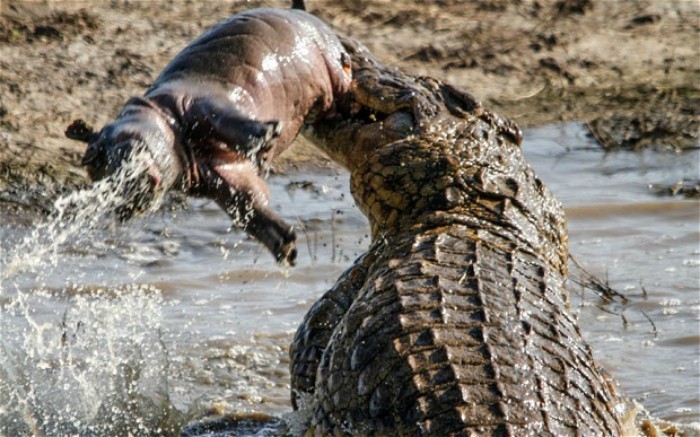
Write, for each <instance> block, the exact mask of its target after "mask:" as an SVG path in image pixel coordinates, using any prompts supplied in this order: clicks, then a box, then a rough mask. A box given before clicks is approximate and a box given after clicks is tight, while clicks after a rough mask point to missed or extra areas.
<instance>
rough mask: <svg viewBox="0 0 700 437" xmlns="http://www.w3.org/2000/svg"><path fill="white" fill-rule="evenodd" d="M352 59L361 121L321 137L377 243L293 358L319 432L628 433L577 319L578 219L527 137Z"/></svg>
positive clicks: (326, 301)
mask: <svg viewBox="0 0 700 437" xmlns="http://www.w3.org/2000/svg"><path fill="white" fill-rule="evenodd" d="M344 44H345V45H346V48H347V49H348V51H349V52H350V53H351V56H352V62H353V69H354V72H353V74H354V75H355V77H356V81H355V89H354V97H353V99H354V100H355V101H354V102H352V103H351V104H350V105H349V106H350V107H352V108H353V109H352V112H353V113H355V114H356V115H355V119H352V118H351V119H349V120H348V119H346V120H345V121H328V122H324V123H320V124H317V125H315V126H314V127H313V129H311V130H310V132H307V134H308V135H309V136H311V137H312V138H313V140H314V141H315V142H316V143H317V144H318V145H319V146H320V147H322V148H323V149H324V150H325V151H327V152H328V153H329V155H331V156H332V157H333V158H334V159H335V160H337V161H338V162H340V163H343V164H344V165H345V166H346V167H347V168H348V170H349V171H350V173H351V190H352V193H353V196H354V198H355V200H356V202H357V205H358V206H359V208H360V209H361V210H362V211H363V212H364V213H365V214H366V215H367V217H368V218H369V221H370V225H371V227H372V244H371V247H370V249H369V251H368V252H367V253H366V254H365V255H363V256H362V257H360V258H359V259H358V260H357V261H356V263H355V264H354V265H353V266H352V267H350V269H349V270H348V271H347V272H346V273H345V274H344V275H343V276H342V277H341V278H340V279H339V280H338V282H337V283H336V285H335V286H334V287H333V288H332V289H331V290H330V291H328V292H327V293H326V294H325V295H324V296H323V297H322V298H321V299H320V300H319V301H318V302H316V304H315V305H314V306H313V307H312V308H311V310H310V311H309V313H308V314H307V315H306V317H305V320H304V322H303V323H302V325H301V326H300V327H299V330H298V331H297V334H296V337H295V340H294V343H293V345H292V348H291V351H290V357H291V377H292V390H293V395H292V396H293V403H294V404H295V406H298V404H300V403H301V402H309V403H310V408H311V410H312V419H311V423H310V424H309V432H310V433H314V434H316V435H329V434H330V435H365V434H369V435H421V434H422V435H435V436H443V435H506V436H508V435H510V436H528V435H532V436H541V435H581V436H603V435H619V434H620V432H621V430H620V419H619V417H618V415H619V411H618V408H619V405H620V404H621V401H620V398H619V397H618V395H617V394H616V393H615V389H614V386H613V384H611V383H610V381H609V380H608V379H607V378H606V377H605V376H604V375H603V374H602V373H601V372H600V371H599V369H598V367H597V364H596V362H595V360H594V359H593V357H592V354H591V351H590V348H589V346H588V345H587V344H586V343H585V341H584V340H583V339H582V338H581V334H580V332H579V328H578V326H577V323H576V320H575V318H574V317H573V316H572V314H571V312H570V309H569V296H568V292H567V291H566V289H565V287H564V280H565V277H566V273H567V272H566V262H567V257H568V246H567V233H566V222H565V218H564V214H563V211H562V208H561V205H560V204H559V203H558V202H557V201H556V200H555V199H554V197H553V196H552V194H551V193H550V192H549V191H548V190H547V188H546V187H545V186H544V185H543V184H542V182H541V181H540V180H539V179H538V178H537V176H536V175H535V173H534V172H533V170H532V169H531V167H530V166H529V165H528V164H527V163H526V162H525V160H524V159H523V156H522V153H521V151H520V147H519V146H520V140H521V136H520V131H519V129H518V128H517V126H515V125H514V124H513V123H512V122H510V121H508V120H506V119H504V118H502V117H500V116H498V115H496V114H494V113H493V112H491V111H488V110H486V109H484V108H483V107H482V106H481V104H480V103H478V102H477V101H476V100H475V99H474V98H473V97H471V96H470V95H468V94H467V93H464V92H462V91H459V90H457V89H455V88H453V87H451V86H449V85H447V84H444V83H442V82H439V81H437V80H434V79H431V78H416V77H412V76H407V75H404V74H402V73H400V72H398V71H394V70H391V69H389V68H387V67H384V66H383V65H381V64H380V63H379V62H377V61H376V60H374V59H373V58H372V57H371V55H370V54H369V53H368V52H367V51H366V50H365V49H363V48H361V47H359V46H358V45H356V44H355V43H354V42H352V41H349V40H345V41H344ZM363 108H364V109H363ZM367 108H369V109H371V110H372V111H373V112H372V114H374V116H376V120H378V121H376V122H373V121H371V120H373V118H371V117H370V111H368V110H367Z"/></svg>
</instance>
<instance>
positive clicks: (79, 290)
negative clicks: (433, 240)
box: [0, 123, 700, 434]
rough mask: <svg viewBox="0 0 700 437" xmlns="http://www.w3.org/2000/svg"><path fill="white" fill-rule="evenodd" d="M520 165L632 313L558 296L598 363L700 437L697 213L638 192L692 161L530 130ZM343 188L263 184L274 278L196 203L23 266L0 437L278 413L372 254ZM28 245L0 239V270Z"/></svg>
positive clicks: (250, 248) (10, 333) (2, 374)
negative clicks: (316, 337)
mask: <svg viewBox="0 0 700 437" xmlns="http://www.w3.org/2000/svg"><path fill="white" fill-rule="evenodd" d="M524 149H525V153H526V155H527V157H528V160H529V161H530V163H531V164H532V165H533V166H534V167H535V168H536V170H537V172H538V173H539V175H540V177H541V178H542V179H543V180H544V181H545V183H546V184H547V185H548V186H549V187H550V188H551V190H552V191H553V192H554V193H555V195H556V196H557V197H558V198H559V200H560V201H561V202H562V203H563V204H564V206H565V208H566V211H567V214H568V218H569V226H570V244H571V252H572V254H573V256H574V258H575V259H576V260H577V261H578V263H579V264H581V265H582V266H583V267H584V268H585V269H586V270H588V271H589V272H591V273H593V274H594V275H596V276H598V277H600V278H603V279H605V278H607V280H608V281H609V284H610V285H611V286H612V287H613V288H614V289H616V290H618V291H620V292H622V293H624V294H625V295H626V296H627V297H628V298H629V302H627V303H623V302H620V301H617V302H613V303H608V304H606V305H605V306H604V309H603V310H601V309H600V308H598V306H600V305H601V303H602V301H601V299H600V298H598V297H597V296H596V295H595V294H594V293H593V292H592V291H590V290H585V291H581V289H580V287H579V286H578V285H576V284H571V291H572V294H574V295H575V299H574V301H575V305H576V311H577V313H578V315H579V321H580V325H581V328H582V330H583V331H584V333H585V337H586V338H587V339H588V341H589V342H590V343H591V344H592V347H593V350H594V352H595V355H596V356H597V357H598V359H599V361H600V362H601V363H602V364H603V365H604V366H605V367H606V368H607V369H609V370H610V372H611V373H612V374H613V375H614V376H615V377H616V378H617V379H618V380H619V381H620V383H621V386H622V388H623V389H624V390H625V391H626V392H627V393H629V394H630V395H631V396H633V397H634V398H636V399H638V400H639V401H641V402H642V403H643V405H644V406H645V407H646V408H647V409H648V410H649V411H650V412H651V413H652V414H653V415H655V416H657V417H660V418H664V419H669V420H674V421H679V422H684V423H692V422H700V416H699V414H700V394H699V392H698V388H699V384H700V350H699V348H700V285H699V281H700V245H699V242H700V233H699V232H698V226H699V223H700V210H699V203H698V202H697V200H684V199H680V198H662V197H657V196H655V195H654V194H652V193H651V192H650V191H649V190H648V188H647V186H648V184H652V183H673V182H676V181H678V180H680V179H683V178H689V179H697V178H698V177H700V175H699V174H698V173H699V172H700V170H699V168H698V162H699V161H698V160H699V158H700V153H699V152H698V151H697V150H695V151H691V152H687V153H685V154H681V155H673V154H660V153H654V152H644V153H627V152H618V153H612V154H604V153H603V152H601V151H600V150H599V149H597V148H596V147H595V146H594V145H593V144H592V143H591V141H590V140H589V139H587V138H586V137H585V135H584V134H583V130H582V129H581V126H580V125H578V124H575V123H572V124H564V125H554V126H546V127H543V128H539V129H533V130H530V131H527V132H526V140H525V144H524ZM347 178H348V177H347V175H346V174H343V173H341V174H333V173H316V174H309V173H307V174H292V175H287V176H283V177H273V178H271V181H270V182H271V186H272V191H273V204H274V206H275V207H276V209H278V210H280V211H282V212H283V215H284V217H285V218H286V219H287V220H288V221H291V222H297V223H298V224H299V228H300V229H301V230H300V231H299V232H298V234H299V259H298V265H297V267H295V268H292V269H289V270H287V271H283V270H280V268H278V267H277V266H276V265H275V264H274V261H273V259H272V257H271V256H270V255H269V254H268V253H267V252H265V250H264V249H263V248H262V247H260V246H259V245H257V244H256V243H255V242H253V241H251V240H249V239H247V238H245V237H244V236H243V235H242V234H240V233H237V232H230V231H229V230H228V228H229V220H228V219H227V218H226V216H225V215H224V214H223V213H222V212H221V211H220V210H219V209H218V208H217V207H216V205H214V204H213V203H211V202H207V201H203V200H194V201H192V202H191V208H190V210H187V211H179V212H177V213H159V214H156V215H151V216H148V217H145V218H141V219H138V220H134V221H132V222H130V223H128V224H126V225H122V226H119V227H113V228H108V229H103V230H100V231H98V232H93V233H80V232H79V233H77V234H73V235H72V236H71V238H69V239H68V240H67V242H66V243H64V244H62V245H61V246H59V247H58V248H57V250H56V251H55V253H54V252H53V251H47V252H46V253H44V254H43V255H41V257H40V259H32V258H31V257H29V258H27V259H26V260H25V261H23V262H24V263H25V264H27V265H26V266H24V267H26V269H25V270H27V271H25V272H23V273H16V274H12V275H5V276H4V277H3V281H2V283H1V284H0V434H1V433H5V434H10V433H13V432H14V433H22V432H29V431H28V430H31V429H33V428H34V429H36V428H37V427H39V426H41V427H44V429H48V430H52V429H53V430H57V432H58V433H59V434H60V433H66V434H68V433H70V432H76V431H80V432H83V431H84V430H86V429H87V430H88V431H91V432H93V433H98V432H97V431H96V430H98V431H99V430H105V429H112V431H114V430H119V429H123V425H120V423H119V421H120V420H125V419H123V417H122V416H120V415H119V414H116V413H114V414H112V413H110V414H105V411H106V409H105V407H110V408H111V410H110V411H117V410H119V405H122V404H124V402H122V401H119V399H121V398H120V396H122V397H124V396H126V398H128V399H130V400H131V401H130V402H131V404H129V405H132V406H133V405H138V408H141V409H143V410H144V411H146V410H148V408H156V409H158V408H160V409H161V410H163V409H164V408H165V407H164V406H168V405H171V406H174V407H175V408H176V409H177V410H178V411H181V412H188V411H189V412H190V413H192V414H194V413H196V411H198V410H201V409H202V408H206V407H207V406H211V405H215V406H217V407H218V408H222V409H224V410H226V409H230V410H236V411H262V412H267V413H272V414H281V413H284V412H287V411H289V410H290V406H289V401H288V398H289V385H288V371H287V367H288V357H287V347H288V344H289V342H290V339H291V337H292V335H293V332H294V331H295V329H296V327H297V325H298V324H299V323H300V321H301V319H302V317H303V315H304V313H305V311H306V310H307V309H308V307H309V306H310V305H311V304H312V303H313V302H314V301H315V300H316V299H317V298H318V297H319V296H320V295H321V294H322V293H323V292H324V291H325V290H327V289H328V288H329V287H330V286H331V285H332V284H333V282H334V281H335V279H336V278H337V277H338V276H339V275H340V274H341V272H342V271H343V270H344V269H345V268H347V267H348V266H349V265H350V264H351V263H352V261H353V260H354V259H355V258H356V257H357V256H358V255H360V254H361V253H362V252H363V251H364V249H365V248H366V247H367V245H368V227H367V224H366V220H365V219H364V217H363V216H362V215H361V214H360V213H359V212H358V211H357V209H356V208H355V207H354V205H353V201H352V198H351V196H350V195H349V193H348V189H347V185H348V183H347ZM28 232H29V230H27V229H20V228H12V227H8V226H1V227H0V236H1V237H2V250H3V253H2V260H3V264H2V265H1V266H0V267H4V268H5V269H7V266H8V265H10V264H11V263H12V261H11V260H13V259H16V257H17V256H18V254H17V253H15V252H16V251H17V249H16V248H17V247H18V246H17V242H18V241H19V240H20V239H21V238H22V237H23V236H24V235H26V234H27V233H28ZM46 238H50V236H47V237H46ZM39 240H40V241H38V242H36V243H35V245H48V244H49V241H48V240H42V239H41V238H40V239H39ZM23 250H28V249H26V248H25V249H23ZM612 313H616V314H622V316H619V315H615V314H612ZM649 320H651V322H650V321H649ZM124 381H126V382H124ZM124 387H126V388H124ZM125 393H126V394H125ZM144 397H145V398H150V399H151V404H155V406H153V405H150V404H149V403H148V402H145V401H143V398H144ZM115 399H116V400H115ZM134 399H137V401H134ZM120 402H121V404H120ZM127 403H128V402H127ZM115 405H116V406H115ZM124 405H126V404H124ZM149 405H150V406H149ZM130 408H131V407H130ZM133 408H137V407H133ZM143 414H144V415H147V413H143ZM148 414H151V413H148ZM154 414H155V413H154ZM156 415H157V414H156ZM37 418H39V419H37ZM164 420H165V421H167V420H169V419H168V418H165V419H164ZM98 422H99V424H98ZM120 426H122V428H120ZM124 426H125V425H124ZM129 426H132V425H129ZM133 426H137V427H141V428H138V429H141V430H146V431H147V430H148V426H151V425H148V424H147V423H145V422H144V423H141V424H136V425H133ZM154 426H155V425H154ZM100 427H102V428H100ZM110 427H112V428H110ZM127 428H128V427H127ZM150 430H151V431H153V430H154V429H150ZM144 432H145V431H144ZM88 434H89V432H88Z"/></svg>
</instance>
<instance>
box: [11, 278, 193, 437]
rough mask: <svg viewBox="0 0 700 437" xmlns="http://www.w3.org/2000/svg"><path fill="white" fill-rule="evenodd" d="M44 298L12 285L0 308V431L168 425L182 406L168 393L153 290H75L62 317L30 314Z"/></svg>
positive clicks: (130, 430)
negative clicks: (8, 299) (15, 289)
mask: <svg viewBox="0 0 700 437" xmlns="http://www.w3.org/2000/svg"><path fill="white" fill-rule="evenodd" d="M47 299H51V296H50V295H49V293H47V292H45V291H38V292H37V291H35V292H33V293H31V294H29V293H19V294H18V295H17V297H16V298H15V299H14V300H13V301H12V302H11V303H10V304H8V305H5V306H4V308H3V310H2V312H0V338H2V340H0V433H2V434H4V435H37V434H39V435H75V434H79V435H127V434H136V435H162V434H172V433H173V432H174V430H175V429H176V428H178V427H179V426H180V425H181V422H182V414H180V413H179V412H178V411H177V410H176V409H175V408H174V407H173V406H172V404H171V402H170V399H169V394H168V375H169V361H168V353H167V349H166V348H165V345H164V342H163V340H162V332H161V329H160V326H161V321H162V320H161V319H162V313H161V308H162V305H163V302H162V298H161V296H160V293H159V292H158V290H156V289H154V288H152V287H147V286H146V287H144V286H132V285H129V286H126V287H124V288H120V289H116V290H110V291H104V292H99V293H96V294H93V293H90V294H87V295H77V296H74V297H73V298H71V299H70V301H69V302H68V305H67V306H66V308H65V310H64V312H63V315H62V317H61V318H60V319H58V320H56V318H52V317H44V319H45V320H41V319H39V318H36V317H34V316H33V315H32V312H33V309H34V308H36V307H37V306H38V305H41V303H42V302H45V301H46V300H47ZM18 328H20V329H18Z"/></svg>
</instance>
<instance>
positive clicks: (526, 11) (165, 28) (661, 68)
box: [0, 0, 700, 210]
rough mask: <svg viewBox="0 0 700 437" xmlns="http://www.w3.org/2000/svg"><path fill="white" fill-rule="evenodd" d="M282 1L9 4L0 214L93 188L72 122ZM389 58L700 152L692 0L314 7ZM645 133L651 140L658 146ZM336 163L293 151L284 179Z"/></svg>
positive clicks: (699, 77) (515, 114)
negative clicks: (214, 28)
mask: <svg viewBox="0 0 700 437" xmlns="http://www.w3.org/2000/svg"><path fill="white" fill-rule="evenodd" d="M288 3H289V2H287V1H247V2H246V1H200V2H186V1H177V0H176V1H161V0H152V1H128V2H127V1H114V2H103V1H94V0H93V1H56V0H54V1H44V2H39V1H9V2H8V1H5V2H3V3H2V6H1V10H2V19H1V20H0V202H2V203H3V205H4V208H12V209H31V210H36V209H37V207H39V209H41V207H42V205H46V200H49V199H50V198H52V197H53V196H55V195H56V194H57V193H59V192H61V191H63V190H68V189H74V188H75V187H76V186H80V185H81V184H85V183H86V182H87V179H86V174H85V172H84V171H83V169H82V168H81V167H80V166H79V163H80V158H81V156H82V153H83V150H84V145H83V144H81V143H77V142H74V141H71V140H68V139H66V138H65V137H64V135H63V132H64V130H65V128H66V126H67V125H68V124H69V123H70V122H71V121H72V120H74V119H76V118H82V119H85V120H86V121H87V122H88V123H90V124H92V125H94V126H96V127H99V126H102V125H103V124H104V123H106V122H109V121H110V120H111V119H112V118H113V117H114V116H115V115H116V114H117V113H118V111H119V108H120V107H121V106H122V105H123V103H124V102H125V101H126V100H127V98H128V97H129V96H131V95H138V94H141V93H143V91H144V90H145V89H146V88H147V87H148V85H149V84H150V83H151V81H152V80H153V79H154V78H155V77H156V76H157V75H158V72H159V71H160V70H161V69H162V68H163V66H164V65H165V64H166V63H167V62H168V61H169V60H170V59H171V58H172V57H173V56H174V55H175V54H176V53H177V52H178V51H179V50H180V49H182V48H183V47H184V46H185V45H186V44H187V43H188V42H189V41H191V40H192V39H193V38H195V37H196V36H197V35H199V34H200V33H201V32H202V31H203V30H204V29H206V28H207V27H208V26H211V25H212V24H214V23H216V22H218V21H220V20H221V19H223V18H225V17H227V16H229V15H231V14H234V13H236V12H238V11H241V10H243V9H247V8H252V7H258V6H274V7H287V6H288ZM307 6H308V9H309V10H310V11H311V12H313V13H316V14H317V15H319V16H320V17H321V18H323V19H324V20H326V21H327V22H329V23H330V24H331V25H332V26H333V27H334V28H335V29H337V30H338V31H339V32H341V33H344V34H347V35H350V36H353V37H356V38H358V39H360V40H361V41H363V42H364V43H365V44H366V45H367V46H368V47H369V48H370V49H371V50H372V51H373V52H375V53H376V54H377V55H378V57H379V58H380V59H383V60H384V61H386V62H387V63H388V64H390V65H394V66H397V67H399V68H402V69H405V70H407V71H410V72H412V73H414V74H425V75H431V76H434V77H437V78H440V79H444V80H446V81H449V82H451V83H453V84H456V85H458V86H460V87H463V88H465V89H466V90H468V91H470V92H471V93H473V94H475V95H477V96H478V97H479V98H481V99H482V100H483V101H484V102H485V103H486V104H487V105H489V106H491V107H493V108H495V109H496V110H497V111H499V112H501V113H503V114H504V115H507V116H509V117H512V118H513V119H515V120H516V121H517V122H518V123H519V124H520V125H521V126H523V127H527V126H533V125H539V124H543V123H549V122H554V121H559V120H580V121H583V122H586V123H588V124H589V126H591V131H592V133H593V135H595V136H596V137H597V138H598V139H599V140H600V141H601V143H603V144H606V145H609V146H610V147H618V146H620V147H632V148H638V147H644V146H646V145H648V144H652V145H655V146H656V147H659V144H661V147H663V148H668V149H680V148H684V147H697V144H698V138H697V131H698V126H699V125H698V120H699V115H698V114H699V111H700V90H699V89H698V87H699V86H700V47H698V45H699V41H700V39H699V36H700V24H699V23H700V6H699V5H698V3H697V2H696V1H694V0H687V1H686V0H666V1H654V0H646V1H645V0H640V1H638V2H622V1H616V0H558V1H553V0H536V1H534V0H533V1H531V0H474V1H469V2H466V1H461V0H443V1H437V0H435V1H420V2H418V1H407V0H398V1H397V0H393V1H380V0H372V1H370V0H362V1H359V0H347V1H322V0H317V1H314V0H307ZM650 135H651V139H650V138H649V136H650ZM314 165H331V164H330V163H329V162H328V160H327V159H325V158H324V157H323V156H321V155H319V153H318V152H316V151H315V150H313V149H311V148H310V147H308V146H306V145H304V144H303V143H302V142H299V144H296V145H295V146H294V147H292V148H291V149H290V150H289V151H288V152H287V153H285V154H284V155H283V156H282V157H281V158H280V160H279V162H278V165H277V169H278V171H286V170H289V169H291V168H294V167H308V166H314Z"/></svg>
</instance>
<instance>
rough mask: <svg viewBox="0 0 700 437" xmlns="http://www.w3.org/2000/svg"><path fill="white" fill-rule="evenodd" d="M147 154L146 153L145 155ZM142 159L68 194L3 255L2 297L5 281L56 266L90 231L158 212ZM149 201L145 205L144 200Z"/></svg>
mask: <svg viewBox="0 0 700 437" xmlns="http://www.w3.org/2000/svg"><path fill="white" fill-rule="evenodd" d="M143 153H145V152H143ZM146 162H147V161H146V160H145V159H142V157H141V155H134V157H133V159H131V160H129V161H128V162H125V164H124V165H123V166H122V168H121V169H120V170H119V171H118V172H116V173H115V174H113V175H111V176H109V177H107V178H105V179H102V180H101V181H98V182H96V183H95V184H93V185H92V187H91V188H90V189H86V190H79V191H75V192H73V193H70V194H67V195H65V196H63V197H61V198H59V199H57V200H56V201H55V202H54V205H53V212H52V213H51V214H50V216H49V218H48V220H46V221H45V222H43V223H41V224H39V225H37V226H36V228H35V229H34V230H33V231H32V232H31V233H30V234H29V235H27V236H26V237H25V238H24V240H23V241H22V242H20V243H19V244H17V245H16V246H15V247H13V248H11V249H9V250H6V251H5V253H1V254H0V255H2V260H0V296H2V291H3V288H4V287H3V286H2V284H3V281H6V280H8V279H10V278H11V277H13V276H15V275H17V274H18V273H21V272H24V271H37V270H38V269H39V268H41V267H42V266H49V265H51V266H55V265H56V264H57V262H58V260H59V258H60V257H59V253H60V248H61V247H62V246H63V245H65V244H66V243H67V242H74V243H75V242H76V239H77V240H78V241H77V242H81V241H80V240H81V238H82V241H89V239H90V231H92V230H95V229H98V228H100V227H104V226H109V225H110V224H114V223H115V221H116V219H117V218H119V216H120V215H125V214H127V212H128V211H130V210H136V211H147V210H151V211H153V210H156V209H158V207H159V206H160V204H161V203H162V199H163V193H162V192H155V193H148V192H147V190H148V187H147V186H145V185H144V184H142V182H143V181H144V180H145V178H144V174H146V172H147V171H148V169H147V164H146ZM146 198H147V199H148V200H149V201H148V202H144V200H143V199H146Z"/></svg>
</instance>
